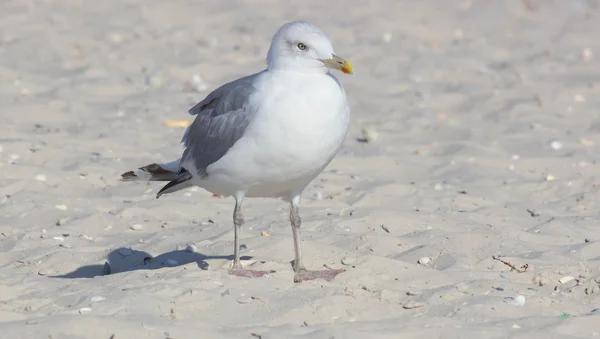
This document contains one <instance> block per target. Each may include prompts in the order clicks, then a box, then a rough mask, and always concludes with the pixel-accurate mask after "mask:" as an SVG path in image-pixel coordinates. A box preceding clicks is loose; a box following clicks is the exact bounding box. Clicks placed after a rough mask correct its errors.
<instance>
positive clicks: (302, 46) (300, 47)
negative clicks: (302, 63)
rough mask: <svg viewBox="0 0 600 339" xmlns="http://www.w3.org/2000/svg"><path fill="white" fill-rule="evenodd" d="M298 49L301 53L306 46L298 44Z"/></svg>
mask: <svg viewBox="0 0 600 339" xmlns="http://www.w3.org/2000/svg"><path fill="white" fill-rule="evenodd" d="M298 49H299V50H301V51H303V50H305V49H306V45H305V44H303V43H299V44H298Z"/></svg>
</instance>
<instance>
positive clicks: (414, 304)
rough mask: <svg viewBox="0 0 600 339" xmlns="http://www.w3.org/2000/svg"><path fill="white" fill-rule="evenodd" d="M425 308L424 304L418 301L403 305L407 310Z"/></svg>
mask: <svg viewBox="0 0 600 339" xmlns="http://www.w3.org/2000/svg"><path fill="white" fill-rule="evenodd" d="M423 306H425V304H424V303H422V302H418V301H409V302H407V303H406V304H404V305H402V308H404V309H406V310H412V309H415V308H421V307H423Z"/></svg>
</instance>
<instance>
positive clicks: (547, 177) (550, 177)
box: [546, 174, 556, 181]
mask: <svg viewBox="0 0 600 339" xmlns="http://www.w3.org/2000/svg"><path fill="white" fill-rule="evenodd" d="M553 180H556V177H555V176H554V175H552V174H548V175H547V176H546V181H553Z"/></svg>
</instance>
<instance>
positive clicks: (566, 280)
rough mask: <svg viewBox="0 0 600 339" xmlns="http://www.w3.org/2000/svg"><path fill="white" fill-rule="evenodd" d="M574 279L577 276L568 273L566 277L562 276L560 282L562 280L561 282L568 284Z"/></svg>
mask: <svg viewBox="0 0 600 339" xmlns="http://www.w3.org/2000/svg"><path fill="white" fill-rule="evenodd" d="M574 279H575V277H572V276H569V275H568V276H566V277H562V278H560V279H558V282H560V283H561V284H566V283H568V282H569V281H571V280H574Z"/></svg>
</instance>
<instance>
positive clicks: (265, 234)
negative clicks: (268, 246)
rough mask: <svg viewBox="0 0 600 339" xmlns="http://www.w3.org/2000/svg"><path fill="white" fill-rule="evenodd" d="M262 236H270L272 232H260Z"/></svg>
mask: <svg viewBox="0 0 600 339" xmlns="http://www.w3.org/2000/svg"><path fill="white" fill-rule="evenodd" d="M260 236H261V237H268V236H270V234H269V233H268V232H265V231H262V232H260Z"/></svg>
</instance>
